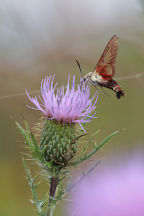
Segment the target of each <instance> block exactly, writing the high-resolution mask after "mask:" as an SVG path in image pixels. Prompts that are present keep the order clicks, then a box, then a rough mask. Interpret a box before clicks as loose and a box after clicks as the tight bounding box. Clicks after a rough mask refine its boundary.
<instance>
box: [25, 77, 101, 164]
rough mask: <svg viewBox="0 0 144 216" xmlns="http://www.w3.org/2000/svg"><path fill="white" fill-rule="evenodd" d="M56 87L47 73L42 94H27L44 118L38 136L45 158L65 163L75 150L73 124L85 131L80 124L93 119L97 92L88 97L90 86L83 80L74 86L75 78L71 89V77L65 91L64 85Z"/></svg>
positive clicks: (52, 78)
mask: <svg viewBox="0 0 144 216" xmlns="http://www.w3.org/2000/svg"><path fill="white" fill-rule="evenodd" d="M56 87H57V83H56V84H55V85H54V76H49V77H46V78H45V79H44V80H42V82H41V96H40V95H38V96H37V97H36V96H35V97H34V98H31V97H30V96H29V94H28V92H27V96H28V98H29V99H30V101H31V102H32V103H33V104H34V105H35V108H34V109H36V110H40V111H41V112H42V113H43V114H44V116H45V117H46V120H45V125H44V127H43V130H42V133H41V138H40V146H41V150H42V151H44V156H45V159H46V160H47V161H53V162H54V163H56V164H57V163H58V164H59V163H60V164H63V165H64V164H67V163H68V161H69V160H71V158H72V157H73V156H74V155H75V153H76V148H77V144H76V139H77V133H76V127H75V125H76V124H77V123H79V124H80V126H81V127H82V129H83V130H84V128H83V126H82V123H87V122H90V121H91V119H92V118H94V115H91V113H92V112H93V111H94V110H95V108H96V102H97V94H96V95H94V97H93V98H92V99H90V88H89V87H88V86H87V85H86V84H84V83H81V84H79V85H78V86H77V88H76V84H75V77H73V82H72V87H71V88H70V76H69V77H68V83H67V86H66V90H65V88H64V86H62V87H61V88H57V89H56Z"/></svg>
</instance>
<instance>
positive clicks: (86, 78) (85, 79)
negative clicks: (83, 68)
mask: <svg viewBox="0 0 144 216" xmlns="http://www.w3.org/2000/svg"><path fill="white" fill-rule="evenodd" d="M91 76H92V72H89V73H87V74H86V75H85V76H84V77H83V81H84V82H88V81H90V79H91Z"/></svg>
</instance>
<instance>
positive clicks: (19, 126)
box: [16, 122, 30, 147]
mask: <svg viewBox="0 0 144 216" xmlns="http://www.w3.org/2000/svg"><path fill="white" fill-rule="evenodd" d="M16 125H17V128H18V129H19V130H20V131H21V133H22V135H23V136H24V139H25V141H26V143H27V145H28V146H29V147H30V144H29V140H28V137H27V134H26V131H25V130H24V129H23V128H22V127H21V125H20V124H19V123H18V122H16Z"/></svg>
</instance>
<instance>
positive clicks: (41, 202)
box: [23, 159, 48, 216]
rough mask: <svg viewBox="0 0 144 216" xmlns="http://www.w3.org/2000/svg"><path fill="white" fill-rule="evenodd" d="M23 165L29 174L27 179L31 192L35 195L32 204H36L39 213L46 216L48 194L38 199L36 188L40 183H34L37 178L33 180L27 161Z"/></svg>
mask: <svg viewBox="0 0 144 216" xmlns="http://www.w3.org/2000/svg"><path fill="white" fill-rule="evenodd" d="M23 164H24V167H25V170H26V173H27V179H28V183H29V185H30V188H31V191H32V195H33V201H32V203H33V204H35V206H36V208H37V212H38V213H39V214H40V215H41V216H44V215H46V213H45V212H44V211H43V207H44V205H45V204H46V203H47V201H48V194H46V195H45V196H44V197H43V198H42V199H41V200H39V199H38V196H37V192H36V188H37V186H38V184H39V183H37V184H35V183H34V181H35V179H36V176H34V177H33V178H32V176H31V173H30V170H29V168H28V166H27V163H26V162H25V160H24V159H23Z"/></svg>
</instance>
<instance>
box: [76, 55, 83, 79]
mask: <svg viewBox="0 0 144 216" xmlns="http://www.w3.org/2000/svg"><path fill="white" fill-rule="evenodd" d="M76 63H77V65H78V67H79V70H80V73H81V75H82V77H83V74H82V70H81V66H80V63H79V62H78V60H77V59H76Z"/></svg>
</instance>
